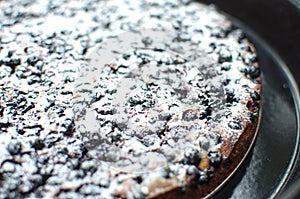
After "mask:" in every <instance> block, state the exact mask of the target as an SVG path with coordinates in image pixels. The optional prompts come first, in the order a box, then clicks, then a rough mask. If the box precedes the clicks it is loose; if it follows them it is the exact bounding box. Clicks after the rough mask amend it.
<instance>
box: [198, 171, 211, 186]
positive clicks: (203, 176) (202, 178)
mask: <svg viewBox="0 0 300 199" xmlns="http://www.w3.org/2000/svg"><path fill="white" fill-rule="evenodd" d="M208 181H209V174H208V172H207V170H203V171H199V180H198V182H199V184H200V185H201V184H206V183H208Z"/></svg>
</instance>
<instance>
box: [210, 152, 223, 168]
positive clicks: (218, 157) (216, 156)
mask: <svg viewBox="0 0 300 199" xmlns="http://www.w3.org/2000/svg"><path fill="white" fill-rule="evenodd" d="M208 159H209V163H210V165H211V166H213V167H215V168H218V167H219V166H220V164H221V162H222V154H221V153H219V152H215V151H210V152H209V153H208Z"/></svg>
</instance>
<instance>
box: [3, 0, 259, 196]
mask: <svg viewBox="0 0 300 199" xmlns="http://www.w3.org/2000/svg"><path fill="white" fill-rule="evenodd" d="M0 7H1V8H2V9H1V11H0V20H1V23H0V24H1V29H2V30H3V31H2V32H1V33H0V38H1V40H0V42H1V43H0V44H1V46H0V49H1V50H0V86H1V91H0V149H1V150H0V151H1V152H0V154H1V155H0V165H1V167H0V179H1V181H2V182H5V183H3V184H1V186H0V197H4V198H6V197H7V198H19V197H45V198H54V197H59V198H66V197H76V198H78V197H86V196H90V197H95V198H154V197H162V198H164V197H165V198H168V197H169V198H174V197H178V198H180V197H191V196H197V197H204V196H205V195H207V194H208V193H210V192H211V191H212V190H213V189H214V188H216V187H217V186H218V185H219V184H220V183H221V182H222V181H223V180H224V179H225V178H226V177H227V176H228V175H229V174H230V173H231V172H232V170H233V169H234V168H235V166H236V165H237V164H238V163H239V161H240V160H241V159H242V157H243V156H244V154H245V153H246V151H247V149H248V147H249V146H250V143H251V141H252V138H253V136H254V133H255V130H256V126H257V123H258V113H259V108H260V88H261V84H260V70H259V67H258V62H257V56H256V53H255V49H254V47H253V45H252V44H251V43H250V42H249V41H248V39H247V38H246V37H245V36H244V34H243V33H242V31H241V30H240V29H238V28H236V27H234V26H233V25H232V24H231V22H230V21H229V20H228V19H227V18H226V17H224V16H223V15H222V14H220V13H218V12H217V11H216V9H215V8H214V7H212V6H205V5H202V4H200V3H196V2H190V1H179V0H167V1H156V0H150V1H144V0H140V1H125V0H122V1H117V0H108V1H92V0H89V1H51V2H50V3H48V2H44V1H30V0H28V1H26V2H25V1H24V2H22V3H16V2H14V1H1V3H0ZM113 44H114V45H113ZM172 194H174V195H172Z"/></svg>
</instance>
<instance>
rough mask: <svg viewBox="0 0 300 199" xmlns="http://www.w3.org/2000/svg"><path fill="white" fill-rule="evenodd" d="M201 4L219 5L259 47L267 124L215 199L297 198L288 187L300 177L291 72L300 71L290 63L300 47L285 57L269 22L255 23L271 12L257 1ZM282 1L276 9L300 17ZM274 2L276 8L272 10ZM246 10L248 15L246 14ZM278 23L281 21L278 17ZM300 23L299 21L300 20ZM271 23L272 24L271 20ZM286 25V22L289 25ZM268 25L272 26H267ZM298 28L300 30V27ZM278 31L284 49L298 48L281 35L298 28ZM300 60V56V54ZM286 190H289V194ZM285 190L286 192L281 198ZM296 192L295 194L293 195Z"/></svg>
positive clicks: (296, 103) (264, 121)
mask: <svg viewBox="0 0 300 199" xmlns="http://www.w3.org/2000/svg"><path fill="white" fill-rule="evenodd" d="M201 2H204V3H214V4H215V5H217V6H218V7H219V8H220V9H221V10H224V11H225V12H226V13H227V14H228V15H229V17H230V18H231V19H232V20H233V21H234V24H235V25H237V26H239V27H241V28H242V29H243V30H244V31H245V32H246V34H247V36H248V37H249V38H250V39H251V41H252V42H253V43H254V44H255V46H256V48H257V53H258V56H259V61H260V66H261V69H262V73H263V94H262V95H263V102H262V103H263V109H262V119H261V126H260V130H259V132H258V136H257V140H256V143H255V144H254V146H253V149H252V152H251V154H250V155H249V156H248V157H247V159H246V160H245V162H244V163H243V165H242V166H241V168H240V169H239V170H238V171H237V172H236V173H235V174H234V176H233V177H232V179H231V180H230V181H229V182H228V183H227V184H226V185H224V187H223V188H222V189H221V190H220V191H219V192H217V193H216V194H215V195H214V196H213V198H243V199H247V198H249V199H250V198H251V199H252V198H275V197H280V198H281V197H283V198H288V197H297V189H298V190H299V188H300V187H297V186H296V185H294V186H292V188H290V189H293V190H290V189H287V188H288V187H289V186H290V184H293V183H294V181H296V180H297V179H298V178H299V175H298V172H299V171H298V169H299V164H298V161H297V159H298V158H299V157H298V156H299V153H298V150H299V117H298V116H299V104H300V102H299V93H298V89H297V83H296V81H295V80H294V77H293V75H292V74H291V72H290V69H292V70H293V71H298V70H299V69H298V68H292V67H295V65H293V64H291V63H293V62H295V60H291V57H292V55H293V56H294V57H292V58H293V59H297V58H298V57H297V52H299V50H298V48H299V47H298V48H293V47H294V46H293V45H290V48H289V51H288V52H285V51H282V50H283V49H282V45H278V42H277V43H275V44H274V43H272V39H273V38H272V37H274V36H270V37H266V36H265V34H264V31H266V30H269V31H271V29H272V27H269V29H265V27H264V24H263V23H265V20H264V19H263V18H262V19H261V20H258V19H256V20H254V19H253V18H256V17H257V15H259V13H260V12H261V11H260V9H262V8H264V9H265V8H266V7H267V6H266V5H267V4H266V3H263V4H262V3H260V2H258V1H256V0H253V1H252V2H250V1H248V0H244V1H240V2H236V1H226V0H224V1H201ZM276 2H277V4H276ZM278 2H279V1H278V0H277V1H275V3H274V2H273V1H269V4H270V5H269V6H270V7H272V8H273V9H275V8H274V6H278ZM281 2H282V3H283V4H284V6H282V7H279V8H276V9H277V10H278V9H281V10H282V9H294V10H295V11H296V14H295V13H292V12H291V13H290V14H291V15H293V14H295V16H297V12H300V11H299V8H297V7H296V6H295V4H293V3H291V2H289V1H281ZM273 3H274V5H271V4H273ZM286 3H287V4H286ZM238 5H239V6H238ZM286 5H288V6H286ZM255 6H257V7H255ZM260 6H262V7H260ZM251 8H255V9H254V10H252V15H250V16H248V17H249V18H247V13H248V14H251V12H250V11H249V9H251ZM237 9H239V10H237ZM243 9H244V12H242V11H241V10H243ZM276 9H275V11H276ZM280 12H281V11H278V13H277V15H280ZM226 13H225V14H226ZM265 13H266V16H265V18H268V16H269V15H271V14H272V12H271V11H270V12H269V10H268V9H266V10H265ZM273 14H274V13H273ZM298 14H299V13H298ZM254 15H255V17H254ZM233 16H234V17H233ZM251 17H252V18H251ZM270 19H271V18H270ZM274 19H276V16H275V15H274ZM292 19H293V20H292V21H290V22H287V23H292V24H290V25H289V28H292V29H293V28H294V27H293V25H294V24H293V23H298V22H297V18H292ZM282 20H284V18H283V19H282ZM298 20H299V21H300V18H298ZM275 21H276V20H275ZM275 21H274V22H275ZM248 22H250V23H248ZM274 22H273V23H274ZM270 23H272V22H271V21H270ZM281 23H284V21H282V22H281ZM257 24H259V25H257ZM273 25H274V24H273ZM265 26H268V25H266V24H265ZM269 26H272V24H271V25H270V24H269ZM298 27H299V28H300V26H298ZM278 28H279V29H278V31H277V32H275V33H272V32H269V34H271V33H272V34H277V35H279V37H280V38H281V41H280V42H282V43H283V45H285V43H284V40H286V43H288V42H292V44H293V41H294V44H295V45H296V44H297V42H298V41H299V39H298V40H295V39H294V40H293V41H292V40H290V39H292V38H291V37H281V35H284V34H288V33H290V34H293V33H295V32H296V33H297V31H299V28H298V29H293V30H294V32H291V31H289V32H287V33H285V32H284V31H286V30H283V31H282V32H280V31H281V30H280V25H278ZM299 32H300V31H299ZM282 40H283V41H282ZM298 44H300V43H298ZM280 46H281V48H280ZM298 55H299V56H300V54H298ZM295 63H296V62H295ZM298 63H300V62H298ZM296 75H298V74H296ZM286 189H287V191H285V190H286ZM283 191H285V193H283V194H282V192H283ZM292 191H293V193H295V194H293V195H291V194H289V193H290V192H292ZM289 195H290V196H289Z"/></svg>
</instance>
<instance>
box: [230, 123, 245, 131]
mask: <svg viewBox="0 0 300 199" xmlns="http://www.w3.org/2000/svg"><path fill="white" fill-rule="evenodd" d="M228 127H229V128H231V129H234V130H241V129H242V124H241V121H230V122H228Z"/></svg>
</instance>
